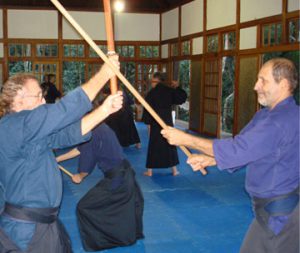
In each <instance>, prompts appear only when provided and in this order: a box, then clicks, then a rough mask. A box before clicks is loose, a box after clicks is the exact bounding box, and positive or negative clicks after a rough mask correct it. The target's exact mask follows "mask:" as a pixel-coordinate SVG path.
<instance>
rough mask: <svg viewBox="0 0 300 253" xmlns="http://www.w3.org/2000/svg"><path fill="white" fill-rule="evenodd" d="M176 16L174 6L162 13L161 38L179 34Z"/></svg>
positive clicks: (170, 37)
mask: <svg viewBox="0 0 300 253" xmlns="http://www.w3.org/2000/svg"><path fill="white" fill-rule="evenodd" d="M178 18H179V9H178V8H175V9H173V10H170V11H168V12H165V13H163V14H162V35H161V36H162V40H167V39H173V38H177V37H178V36H179V34H178Z"/></svg>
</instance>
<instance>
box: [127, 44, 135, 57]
mask: <svg viewBox="0 0 300 253" xmlns="http://www.w3.org/2000/svg"><path fill="white" fill-rule="evenodd" d="M128 57H134V46H128Z"/></svg>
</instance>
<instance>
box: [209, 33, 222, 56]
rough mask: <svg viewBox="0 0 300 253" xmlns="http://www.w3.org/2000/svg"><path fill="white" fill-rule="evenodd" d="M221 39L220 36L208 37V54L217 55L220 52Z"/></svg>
mask: <svg viewBox="0 0 300 253" xmlns="http://www.w3.org/2000/svg"><path fill="white" fill-rule="evenodd" d="M218 47H219V38H218V35H211V36H207V52H209V53H216V52H218Z"/></svg>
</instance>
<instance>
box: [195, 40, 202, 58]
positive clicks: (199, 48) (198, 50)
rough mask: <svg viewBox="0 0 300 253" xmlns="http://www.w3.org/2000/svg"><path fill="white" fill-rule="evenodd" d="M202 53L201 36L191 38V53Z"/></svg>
mask: <svg viewBox="0 0 300 253" xmlns="http://www.w3.org/2000/svg"><path fill="white" fill-rule="evenodd" d="M195 54H203V37H199V38H195V39H193V55H195Z"/></svg>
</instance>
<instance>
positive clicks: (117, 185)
mask: <svg viewBox="0 0 300 253" xmlns="http://www.w3.org/2000/svg"><path fill="white" fill-rule="evenodd" d="M78 155H80V157H79V169H78V174H75V175H73V177H72V180H73V182H74V183H80V182H81V181H82V180H83V179H84V178H85V177H86V176H87V175H88V174H90V173H91V172H92V170H93V169H94V168H95V166H97V167H98V168H99V169H101V171H102V172H103V173H104V179H102V180H100V182H98V183H97V184H96V186H94V187H93V188H92V189H90V190H89V191H88V192H87V194H86V195H85V196H83V197H82V199H81V200H80V201H79V203H78V204H77V219H78V225H79V231H80V235H81V239H82V243H83V247H84V249H85V250H86V251H98V250H103V249H108V248H113V247H118V246H127V245H131V244H134V243H135V242H136V240H138V239H141V238H144V235H143V221H142V218H143V210H144V198H143V195H142V192H141V190H140V187H139V185H138V183H137V181H136V179H135V172H134V170H133V169H132V167H131V165H130V163H129V162H128V161H127V160H126V159H125V158H124V154H123V150H122V147H121V146H120V144H119V142H118V139H117V137H116V135H115V133H114V132H113V131H112V130H111V129H110V128H109V127H108V126H107V125H106V124H105V123H102V124H100V125H99V126H97V127H96V128H95V129H94V130H93V131H92V138H91V140H90V141H89V142H86V143H83V144H81V145H79V146H78V147H77V148H75V149H73V150H71V151H69V152H68V153H66V154H63V155H61V156H59V157H57V161H58V162H61V161H64V160H67V159H71V158H73V157H76V156H78Z"/></svg>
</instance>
